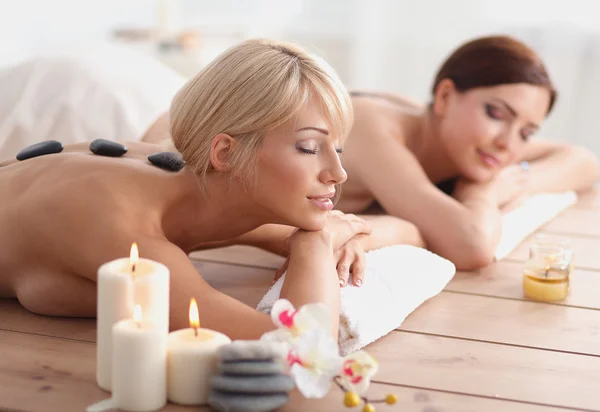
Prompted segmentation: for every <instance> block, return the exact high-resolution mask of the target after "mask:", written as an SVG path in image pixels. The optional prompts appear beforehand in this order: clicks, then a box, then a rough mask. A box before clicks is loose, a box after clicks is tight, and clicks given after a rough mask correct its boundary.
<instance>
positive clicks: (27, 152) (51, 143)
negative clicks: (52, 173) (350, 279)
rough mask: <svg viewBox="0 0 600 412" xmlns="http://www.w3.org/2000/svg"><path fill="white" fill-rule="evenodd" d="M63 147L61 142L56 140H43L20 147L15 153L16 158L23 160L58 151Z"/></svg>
mask: <svg viewBox="0 0 600 412" xmlns="http://www.w3.org/2000/svg"><path fill="white" fill-rule="evenodd" d="M63 149H64V147H63V145H62V143H61V142H57V141H56V140H46V141H45V142H40V143H36V144H33V145H31V146H27V147H26V148H25V149H22V150H21V151H20V152H19V153H17V160H25V159H31V158H32V157H38V156H43V155H47V154H53V153H60V152H62V151H63Z"/></svg>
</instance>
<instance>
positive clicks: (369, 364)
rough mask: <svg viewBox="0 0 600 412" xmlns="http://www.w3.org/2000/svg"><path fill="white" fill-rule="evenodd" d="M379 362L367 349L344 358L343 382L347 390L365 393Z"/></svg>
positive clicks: (360, 393)
mask: <svg viewBox="0 0 600 412" xmlns="http://www.w3.org/2000/svg"><path fill="white" fill-rule="evenodd" d="M378 368H379V364H378V363H377V361H376V360H375V358H373V357H372V356H371V355H369V354H368V353H367V352H365V351H362V350H360V351H358V352H354V353H351V354H350V355H347V356H345V357H344V358H343V365H342V372H341V374H340V375H341V376H340V378H341V384H342V385H343V386H344V388H346V389H347V390H349V391H351V392H355V393H357V394H359V395H363V394H364V393H366V392H367V390H368V389H369V384H370V383H371V378H372V377H373V375H375V374H376V373H377V369H378Z"/></svg>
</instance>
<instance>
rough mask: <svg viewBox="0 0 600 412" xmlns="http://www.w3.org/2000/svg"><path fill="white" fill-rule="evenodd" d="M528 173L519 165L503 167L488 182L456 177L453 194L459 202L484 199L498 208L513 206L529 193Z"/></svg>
mask: <svg viewBox="0 0 600 412" xmlns="http://www.w3.org/2000/svg"><path fill="white" fill-rule="evenodd" d="M529 183H530V180H529V174H528V172H527V168H526V167H524V166H521V165H511V166H508V167H506V168H504V169H503V170H502V171H501V172H500V173H499V174H498V175H497V176H496V177H494V178H493V179H492V180H490V181H489V182H484V183H477V182H470V181H468V180H465V179H458V180H457V182H456V187H455V189H454V193H453V196H454V198H456V200H458V201H459V202H461V203H463V204H464V203H465V202H467V201H470V200H473V199H477V198H479V199H484V200H487V201H490V202H492V203H494V204H495V205H496V206H497V207H498V209H504V208H507V207H513V206H515V205H516V204H518V203H519V202H520V201H521V200H523V199H524V198H525V197H527V195H528V194H529V188H530V184H529Z"/></svg>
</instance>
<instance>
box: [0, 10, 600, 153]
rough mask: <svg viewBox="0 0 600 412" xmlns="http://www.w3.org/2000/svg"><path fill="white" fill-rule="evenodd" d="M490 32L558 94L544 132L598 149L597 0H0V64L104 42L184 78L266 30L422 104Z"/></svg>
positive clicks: (352, 82) (360, 83) (356, 79)
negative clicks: (534, 59)
mask: <svg viewBox="0 0 600 412" xmlns="http://www.w3.org/2000/svg"><path fill="white" fill-rule="evenodd" d="M498 33H503V34H510V35H513V36H516V37H518V38H520V39H521V40H523V41H525V42H526V43H528V44H529V45H530V46H531V47H532V48H534V49H535V50H536V51H537V52H538V53H539V54H540V55H541V56H542V58H543V59H544V60H545V62H546V65H547V67H548V69H549V71H550V74H551V77H552V78H553V80H554V81H555V83H556V85H557V87H558V89H559V101H558V105H557V106H556V109H555V111H554V112H553V113H552V114H551V115H550V118H549V119H548V121H547V122H546V123H545V125H544V126H543V129H542V132H541V134H542V135H543V136H544V137H547V138H550V139H560V140H569V141H571V142H574V143H579V144H583V145H585V146H587V147H589V148H591V149H593V150H594V151H595V152H596V153H597V154H598V155H600V139H598V138H597V137H596V136H597V134H598V132H599V130H600V115H598V114H597V108H598V107H600V1H597V0H503V1H495V0H412V1H408V0H281V1H278V0H218V1H216V0H213V1H208V0H19V1H15V0H13V1H8V0H0V68H2V67H8V66H10V65H14V64H18V63H19V62H22V61H24V60H26V59H29V58H32V57H35V56H39V55H42V54H52V53H55V52H57V51H61V50H64V49H67V48H74V47H76V48H80V49H81V48H83V49H93V47H95V46H96V45H98V44H102V43H110V44H118V45H120V46H122V47H125V48H127V49H131V50H137V51H138V52H142V53H147V54H148V55H151V56H152V57H153V58H156V59H158V60H160V61H162V62H163V63H165V64H166V65H168V66H170V67H171V68H173V69H174V70H176V71H178V72H179V73H181V74H182V75H184V76H191V75H193V74H194V73H196V72H197V71H198V70H199V69H200V68H202V67H203V65H205V64H206V63H207V62H208V61H210V60H211V59H212V58H213V57H214V56H215V55H216V54H218V53H220V52H221V51H223V50H224V49H225V48H227V47H229V46H231V45H232V44H235V43H237V42H239V41H241V40H243V39H245V38H249V37H257V36H265V37H271V38H276V39H282V40H292V41H296V42H299V43H300V44H302V45H303V46H305V47H307V48H308V49H310V50H312V51H314V52H317V53H319V54H321V55H322V56H324V57H325V58H326V59H327V60H328V61H329V62H330V63H331V64H332V65H333V66H334V67H335V69H336V70H337V71H338V73H339V74H340V75H341V77H342V79H343V80H344V82H345V83H346V84H347V86H348V87H350V88H363V89H381V90H387V91H392V92H398V93H401V94H403V95H405V96H408V97H410V98H413V99H417V100H420V101H423V102H425V101H427V100H428V99H429V93H430V87H431V82H432V80H433V76H434V73H435V72H436V70H437V68H438V66H439V64H440V63H441V62H442V60H443V59H444V58H445V57H446V56H447V55H448V53H450V52H451V51H452V50H453V49H455V48H456V47H458V46H459V45H460V44H461V43H462V42H464V41H466V40H468V39H471V38H473V37H475V36H480V35H485V34H498ZM1 95H2V91H1V90H0V99H1Z"/></svg>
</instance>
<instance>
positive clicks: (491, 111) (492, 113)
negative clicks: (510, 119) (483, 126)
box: [485, 103, 533, 141]
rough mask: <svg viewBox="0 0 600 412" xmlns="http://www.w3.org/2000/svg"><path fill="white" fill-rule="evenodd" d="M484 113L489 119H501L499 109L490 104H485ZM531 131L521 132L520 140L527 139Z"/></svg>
mask: <svg viewBox="0 0 600 412" xmlns="http://www.w3.org/2000/svg"><path fill="white" fill-rule="evenodd" d="M485 113H486V114H487V116H488V117H489V118H491V119H494V120H503V119H502V115H501V114H500V112H499V109H498V108H497V107H495V106H493V105H491V104H487V103H486V104H485ZM532 134H533V133H527V132H523V133H521V134H520V136H521V140H523V141H527V139H528V138H529V136H531V135H532Z"/></svg>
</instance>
